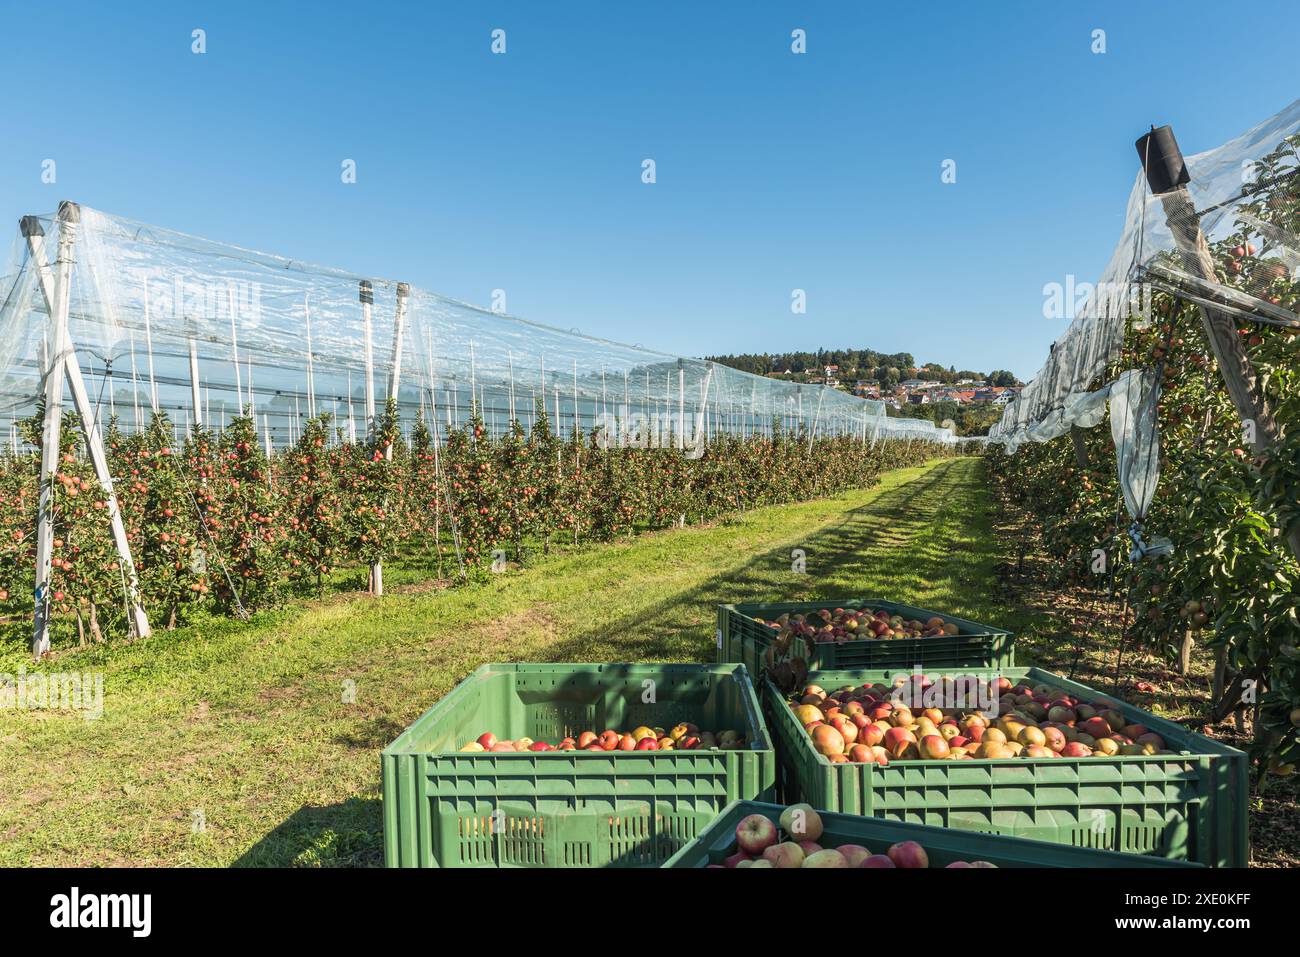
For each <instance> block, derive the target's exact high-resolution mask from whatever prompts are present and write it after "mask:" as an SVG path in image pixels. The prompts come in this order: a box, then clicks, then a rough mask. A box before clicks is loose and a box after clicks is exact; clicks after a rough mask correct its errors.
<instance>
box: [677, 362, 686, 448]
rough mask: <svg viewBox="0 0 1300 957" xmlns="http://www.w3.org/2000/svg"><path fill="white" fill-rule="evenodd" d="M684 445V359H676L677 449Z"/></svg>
mask: <svg viewBox="0 0 1300 957" xmlns="http://www.w3.org/2000/svg"><path fill="white" fill-rule="evenodd" d="M685 447H686V361H685V360H684V359H679V360H677V449H679V450H684V449H685Z"/></svg>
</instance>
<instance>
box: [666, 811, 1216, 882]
mask: <svg viewBox="0 0 1300 957" xmlns="http://www.w3.org/2000/svg"><path fill="white" fill-rule="evenodd" d="M783 810H785V808H784V807H783V806H781V805H778V804H767V803H763V802H758V801H737V802H736V803H735V804H732V805H729V806H728V807H727V808H726V809H725V810H724V811H723V812H722V813H721V814H720V815H719V816H718V817H717V818H716V819H715V820H714V821H713V823H712V824H710V825H709V826H708V827H707V828H705V829H704V830H703V831H702V832H701V833H700V836H699V837H697V838H696V839H695V840H693V841H691V843H689V844H687V845H686V846H685V847H683V848H682V849H681V850H680V851H678V852H677V853H676V854H674V855H673V856H672V857H671V858H669V859H668V861H667V862H665V863H664V865H663V866H664V867H708V866H710V865H713V864H717V865H721V864H722V862H723V861H724V860H725V859H726V858H727V857H729V856H730V855H731V854H732V853H734V852H735V847H736V826H737V825H738V824H739V823H740V822H741V821H742V820H743V819H744V818H746V817H748V816H749V815H751V814H762V815H763V816H764V817H766V818H768V819H769V820H771V821H772V822H773V823H778V824H779V822H780V819H781V812H782V811H783ZM820 816H821V819H822V827H823V831H822V834H821V836H820V837H819V838H818V839H817V843H818V844H820V845H821V846H822V847H838V846H840V845H843V844H858V845H861V846H862V847H865V848H866V849H867V850H869V851H871V852H872V853H873V854H883V853H884V852H885V851H886V850H888V849H889V847H890V845H892V844H897V843H898V842H899V841H916V842H917V843H919V844H920V845H921V846H922V847H923V848H925V851H926V855H927V856H928V857H929V859H930V866H931V867H946V866H947V865H949V864H951V863H953V862H954V861H965V862H967V863H970V862H972V861H987V862H988V863H990V864H993V865H995V866H997V867H1142V868H1149V867H1201V866H1202V865H1200V864H1196V863H1193V862H1188V861H1176V860H1170V859H1168V858H1163V857H1143V856H1140V855H1137V854H1117V853H1115V852H1114V851H1098V850H1094V849H1092V848H1085V847H1066V846H1063V845H1061V844H1051V843H1048V842H1047V841H1031V840H1028V839H1026V838H1020V837H1007V836H1006V835H1002V834H977V833H973V832H971V831H957V830H953V829H951V828H946V827H929V826H927V825H924V824H900V823H898V822H897V821H885V820H881V819H880V818H874V817H858V816H857V815H854V814H836V813H834V812H832V811H823V812H821V813H820Z"/></svg>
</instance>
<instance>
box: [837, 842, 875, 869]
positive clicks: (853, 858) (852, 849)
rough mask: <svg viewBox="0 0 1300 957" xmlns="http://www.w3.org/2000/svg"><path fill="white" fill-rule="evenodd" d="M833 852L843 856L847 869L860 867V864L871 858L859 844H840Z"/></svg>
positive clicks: (868, 852) (867, 851) (869, 853)
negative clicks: (835, 851)
mask: <svg viewBox="0 0 1300 957" xmlns="http://www.w3.org/2000/svg"><path fill="white" fill-rule="evenodd" d="M835 850H837V851H839V852H840V853H841V854H843V855H844V860H845V861H846V862H848V865H849V867H861V866H862V862H863V861H865V860H866V859H867V858H868V857H870V856H871V852H870V851H869V850H867V849H866V848H865V847H863V846H862V845H861V844H841V845H840V846H839V847H837V848H835Z"/></svg>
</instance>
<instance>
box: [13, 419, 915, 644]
mask: <svg viewBox="0 0 1300 957" xmlns="http://www.w3.org/2000/svg"><path fill="white" fill-rule="evenodd" d="M25 437H26V438H27V440H28V441H29V442H30V443H32V444H38V443H39V440H40V419H39V417H37V418H33V419H32V420H30V421H29V422H27V423H26V433H25ZM80 442H81V432H80V430H79V429H78V428H77V422H76V419H75V416H73V415H71V414H69V415H67V417H66V418H65V422H64V428H63V447H62V449H61V450H60V453H61V454H60V463H59V469H58V473H57V477H56V481H55V483H54V485H53V491H54V496H53V520H54V529H55V537H54V549H53V555H54V558H53V562H54V571H53V578H52V585H51V598H52V603H53V610H54V613H55V616H56V624H57V622H58V621H59V619H62V621H63V622H65V623H66V624H65V625H63V626H62V627H64V629H65V631H66V632H68V633H72V634H75V635H76V637H77V639H78V640H80V641H91V640H100V639H103V638H105V637H107V636H110V635H112V634H119V633H122V632H124V631H125V620H126V618H125V603H124V599H125V595H126V589H125V575H124V570H123V569H122V567H121V566H120V564H119V561H118V555H117V552H116V550H115V549H114V547H113V542H112V538H111V534H110V531H109V528H110V526H109V520H108V509H107V503H106V500H105V495H104V491H103V489H102V488H101V487H100V485H99V484H98V483H97V482H96V480H95V478H94V472H93V469H92V467H91V464H90V462H89V459H88V457H87V456H86V454H85V450H84V448H82V447H81V444H80ZM105 442H106V446H107V448H108V453H109V458H110V468H111V470H112V474H113V476H114V482H115V491H116V493H117V496H118V500H119V504H120V507H121V511H122V515H123V519H124V522H125V525H126V530H127V538H128V540H129V541H130V545H131V552H132V557H133V560H134V562H135V566H136V571H137V574H138V580H139V584H140V588H141V592H142V595H143V600H144V604H145V607H146V609H147V610H148V611H149V614H150V618H151V621H152V623H153V624H154V627H171V626H174V625H176V624H177V623H178V622H180V621H182V620H184V618H185V617H186V615H187V614H189V613H191V612H193V611H194V610H195V609H197V608H203V609H206V610H211V611H216V612H218V613H224V614H233V615H243V614H246V613H248V612H250V611H252V610H254V609H257V608H261V607H266V606H269V605H274V604H277V603H279V602H283V601H285V600H286V599H289V598H292V597H293V596H308V595H315V594H319V593H320V592H321V591H322V590H323V589H324V588H325V587H326V586H327V584H328V582H329V581H330V578H331V576H332V575H335V574H336V573H337V572H338V571H339V570H340V569H346V568H350V567H364V566H368V565H372V564H374V563H376V562H382V561H384V560H385V559H389V560H392V559H397V560H399V561H408V562H413V563H420V564H421V566H422V567H428V568H430V569H431V570H432V572H431V573H432V574H439V573H440V572H441V573H445V574H446V575H447V577H461V576H471V577H472V576H480V575H485V574H489V573H490V572H491V570H493V569H494V568H495V569H496V570H501V568H502V567H503V566H504V565H505V563H507V562H515V563H524V562H527V561H528V559H529V557H530V556H533V555H536V554H538V553H539V552H545V551H547V550H549V549H551V548H553V547H556V546H559V545H566V546H572V545H580V544H584V543H589V542H604V541H609V540H612V539H614V538H616V537H620V536H626V535H630V534H634V533H637V532H640V531H644V530H649V529H661V528H667V527H671V526H674V525H681V524H686V523H699V522H706V521H710V520H712V519H715V518H717V517H719V516H722V515H724V514H727V513H730V512H735V511H737V510H743V509H747V508H754V507H758V506H763V505H771V504H777V503H782V502H794V501H801V500H805V499H809V498H813V497H819V496H825V495H831V494H835V493H837V492H840V491H843V490H846V489H853V488H864V487H868V486H870V485H872V484H874V483H875V482H876V481H877V479H878V477H879V475H880V473H881V472H882V471H883V470H885V469H888V468H896V467H901V466H905V465H911V464H916V463H918V462H920V461H923V460H925V459H927V458H930V457H932V456H934V455H936V454H939V452H938V450H937V449H936V447H934V446H926V445H924V444H922V443H919V442H916V443H910V442H904V441H885V442H882V443H880V444H878V445H877V446H875V447H874V448H872V447H870V446H869V445H864V444H863V443H861V442H858V441H855V440H853V439H851V438H847V437H821V438H816V439H814V440H812V441H811V442H810V441H809V440H808V438H807V437H806V436H802V435H794V434H782V433H780V432H779V431H778V432H777V433H776V434H775V436H774V437H772V438H748V439H744V440H742V439H740V438H737V437H734V436H725V435H723V436H715V437H713V438H711V439H710V440H709V441H708V442H707V443H706V444H705V446H704V448H703V454H702V455H699V456H698V457H691V456H689V455H684V454H683V453H682V452H679V451H675V450H673V449H671V448H667V449H653V448H609V449H603V448H601V447H600V443H599V442H598V441H597V436H596V435H594V434H590V435H577V434H575V435H570V436H569V437H567V438H565V437H562V436H560V435H557V434H556V433H555V432H554V431H553V430H552V429H551V428H550V425H549V422H548V420H547V417H546V415H545V412H544V411H543V410H539V414H538V416H537V417H536V424H535V426H534V427H533V429H532V430H531V432H526V431H525V430H524V429H523V427H522V426H520V425H518V424H517V423H516V425H515V427H514V428H513V430H512V431H510V432H509V433H508V434H506V435H505V436H504V437H492V436H490V435H488V434H487V433H486V431H485V430H484V428H483V424H482V421H481V420H480V419H479V418H478V417H474V418H473V419H472V420H471V421H470V422H468V423H467V424H466V425H464V426H463V427H461V428H458V429H455V430H453V431H451V432H450V433H449V434H447V435H446V436H445V441H437V440H436V439H435V436H433V435H432V434H431V432H430V430H429V428H428V427H427V426H426V424H425V423H424V422H423V421H416V422H415V423H414V424H413V426H412V428H411V430H410V434H409V435H408V436H406V437H402V436H401V435H400V432H399V423H398V421H397V418H396V414H395V412H394V411H393V409H392V407H390V408H389V410H388V411H387V412H386V413H385V414H384V415H383V416H382V417H381V421H380V422H379V423H378V425H377V428H376V429H375V430H374V435H373V437H371V438H369V439H367V440H365V441H363V442H359V443H349V442H346V441H344V436H343V432H342V430H341V429H339V428H337V427H336V426H335V425H334V424H332V423H331V422H330V420H329V417H328V416H324V415H323V416H320V417H319V418H316V419H313V420H311V421H310V422H309V423H308V424H307V425H306V427H305V428H304V429H303V430H302V435H301V437H300V438H299V440H298V441H297V442H296V444H294V445H293V446H292V447H291V448H288V449H284V450H277V451H275V452H273V453H272V454H271V455H270V456H268V455H267V454H266V452H265V451H264V448H263V446H262V444H261V443H260V442H259V437H258V435H257V433H256V429H255V425H254V422H253V421H252V420H251V419H250V418H246V417H241V418H237V419H235V420H234V421H233V422H232V423H230V424H228V425H227V427H226V428H225V429H224V430H222V431H220V432H209V431H202V430H200V431H197V432H195V433H193V434H192V435H190V436H189V437H188V438H186V439H185V440H184V441H183V442H180V443H179V444H178V443H177V440H176V438H175V437H174V430H173V427H172V424H171V423H170V422H169V421H168V420H167V418H166V416H165V415H163V414H159V415H156V416H155V417H154V418H153V420H152V422H151V424H150V426H149V428H148V429H147V430H145V431H142V432H140V433H138V434H132V435H127V434H124V433H123V432H121V431H120V430H118V429H117V428H116V425H115V424H113V423H110V424H109V425H108V427H107V429H106V438H105ZM38 471H39V454H36V453H30V454H22V455H10V456H7V457H4V458H3V459H0V613H3V614H4V615H6V616H9V617H11V620H14V621H21V620H27V616H30V613H31V602H32V593H33V586H34V562H35V537H36V536H35V528H36V517H37V502H38V499H39V494H38Z"/></svg>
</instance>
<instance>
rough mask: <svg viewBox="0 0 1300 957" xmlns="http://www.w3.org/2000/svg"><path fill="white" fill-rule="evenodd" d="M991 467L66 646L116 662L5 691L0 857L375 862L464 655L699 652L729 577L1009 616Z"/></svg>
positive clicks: (917, 473)
mask: <svg viewBox="0 0 1300 957" xmlns="http://www.w3.org/2000/svg"><path fill="white" fill-rule="evenodd" d="M982 468H983V464H982V462H980V461H979V460H978V459H973V458H966V459H955V460H946V461H940V462H937V463H932V464H930V465H928V466H924V467H921V468H914V469H906V470H900V471H896V472H892V473H889V474H888V475H886V476H885V479H884V481H883V482H882V483H881V485H879V486H877V487H876V488H874V489H871V490H869V491H866V492H857V493H852V494H848V495H843V496H840V497H837V498H834V499H826V500H820V501H815V502H808V503H803V504H799V505H791V506H781V507H776V508H769V509H763V510H759V511H754V512H750V513H748V514H746V515H745V516H743V517H739V518H737V519H735V520H733V521H729V522H726V523H723V524H720V525H717V526H714V527H709V528H699V529H684V530H677V531H672V532H666V533H658V534H653V535H646V536H641V537H639V538H636V539H633V540H630V541H627V542H623V543H618V544H614V545H610V546H605V547H599V548H591V549H587V550H584V551H581V552H577V553H574V554H570V555H565V556H556V557H554V558H551V559H549V560H545V561H542V562H540V563H539V564H537V565H536V566H535V567H531V568H529V569H526V570H523V571H517V572H510V573H507V574H504V575H501V576H498V577H496V578H494V579H493V580H492V581H491V582H489V583H487V584H482V585H471V586H468V587H465V588H460V589H454V590H432V589H420V588H418V587H409V588H407V589H405V590H403V591H401V592H399V593H396V594H391V595H387V596H385V597H384V598H383V599H382V600H374V599H370V598H367V597H365V596H364V595H345V596H339V597H334V598H331V599H327V600H325V601H322V602H320V603H317V604H313V605H309V606H306V607H300V608H297V609H295V610H291V611H287V612H280V613H276V614H271V615H265V616H261V617H259V618H256V619H254V621H252V622H251V623H247V624H238V623H234V622H212V623H208V624H204V625H202V626H192V627H188V628H185V629H180V630H178V631H176V632H174V633H170V634H162V635H159V636H157V637H155V638H154V639H151V640H149V641H147V642H139V643H136V644H132V645H126V644H118V645H110V646H102V647H97V648H93V649H89V650H86V651H82V652H76V653H71V654H65V655H63V656H62V657H60V659H59V660H58V662H57V663H56V664H54V665H52V666H51V667H53V668H57V669H58V670H63V671H100V672H103V674H104V683H105V699H104V714H103V717H102V718H100V719H99V720H95V721H87V720H84V719H83V718H82V717H79V716H77V715H76V714H70V713H55V712H35V711H23V712H19V711H8V710H5V711H0V758H2V759H0V865H24V864H64V865H81V864H86V865H98V864H105V865H109V864H139V865H149V864H191V865H230V864H271V865H287V864H306V865H314V864H327V865H375V864H381V863H382V831H383V827H382V820H381V814H380V800H379V752H380V750H381V749H382V748H383V747H384V746H385V745H386V744H388V742H390V741H391V740H392V739H393V738H394V737H396V735H397V734H398V733H399V732H400V731H401V730H402V728H404V727H405V726H406V725H407V724H409V723H410V722H411V721H412V720H413V719H414V718H415V717H416V716H418V715H419V714H420V713H421V712H423V711H424V710H425V709H427V708H428V707H429V706H430V705H431V704H432V703H433V702H434V701H435V700H436V699H437V698H438V697H440V696H441V695H443V694H445V693H446V692H447V691H448V690H450V689H451V688H452V687H453V686H454V685H455V684H456V683H457V682H458V681H460V680H461V679H462V678H463V677H464V676H465V675H466V674H468V673H469V672H470V671H472V670H473V669H474V668H476V667H477V666H478V665H481V664H483V663H485V662H490V661H547V660H549V661H710V660H713V657H714V654H715V647H714V622H715V618H716V613H715V610H714V609H715V606H716V605H717V604H718V603H720V602H723V601H743V600H779V599H783V598H820V597H826V598H837V597H840V598H842V597H846V596H852V595H860V596H875V597H883V598H891V599H896V600H900V601H905V602H909V603H913V604H919V605H923V606H928V607H933V608H936V609H939V610H943V611H949V612H952V613H954V614H958V615H961V616H964V617H969V618H974V619H975V620H982V621H988V622H990V623H995V624H1000V625H1003V626H1005V627H1010V628H1013V629H1016V630H1019V628H1020V627H1021V626H1022V624H1023V623H1022V622H1020V621H1018V620H1017V619H1016V618H1015V616H1014V615H1012V614H1010V613H1009V610H1008V609H1004V608H999V607H997V606H996V605H995V604H993V602H994V601H995V599H994V598H993V597H992V596H993V594H994V590H993V589H992V587H991V582H992V579H993V564H994V561H995V558H994V553H993V539H992V534H991V531H990V513H991V509H992V505H991V502H990V500H989V498H988V496H987V493H986V491H985V487H984V482H983V477H982V475H981V474H980V471H981V469H982ZM794 548H802V549H804V551H805V552H806V554H807V574H805V575H800V574H796V573H794V572H793V571H792V570H791V550H792V549H794ZM349 682H351V683H352V685H350V686H351V687H354V688H355V701H352V702H348V701H345V697H347V696H346V695H345V694H344V689H345V685H346V684H347V683H349ZM200 814H201V815H202V822H203V827H202V829H196V828H195V826H194V822H195V820H196V818H197V816H198V815H200Z"/></svg>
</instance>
